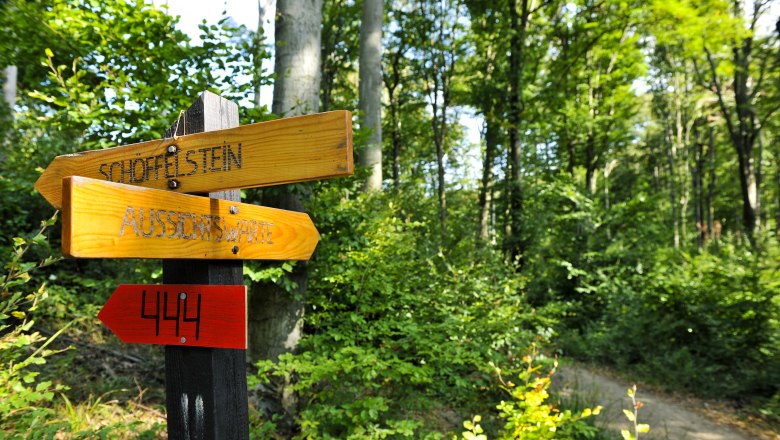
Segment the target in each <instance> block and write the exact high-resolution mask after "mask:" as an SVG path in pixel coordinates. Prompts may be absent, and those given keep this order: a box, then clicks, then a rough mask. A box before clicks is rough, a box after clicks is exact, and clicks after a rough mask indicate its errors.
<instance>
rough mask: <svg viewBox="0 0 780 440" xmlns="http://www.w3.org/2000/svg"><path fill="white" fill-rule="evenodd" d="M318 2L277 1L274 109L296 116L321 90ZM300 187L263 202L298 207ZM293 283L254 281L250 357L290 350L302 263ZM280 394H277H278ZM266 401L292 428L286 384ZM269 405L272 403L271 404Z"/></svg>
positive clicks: (297, 323) (313, 104)
mask: <svg viewBox="0 0 780 440" xmlns="http://www.w3.org/2000/svg"><path fill="white" fill-rule="evenodd" d="M321 25H322V0H278V1H277V6H276V52H275V53H276V62H275V66H274V72H275V74H276V83H275V84H274V97H273V108H272V110H273V112H274V113H275V114H277V115H280V116H294V115H300V114H306V113H312V112H316V111H317V110H318V108H319V90H320V64H321V62H320V54H321V52H320V28H321ZM298 188H302V190H296V191H290V190H287V189H284V188H281V189H279V190H276V191H265V192H264V194H263V195H264V204H265V205H267V206H274V207H277V208H282V209H288V210H294V211H302V210H303V200H302V197H303V196H302V195H301V194H303V195H305V194H306V193H307V188H308V187H306V186H304V185H299V186H298ZM290 279H291V280H292V281H293V282H294V283H295V284H296V285H297V289H296V291H295V292H287V291H285V289H284V288H282V287H281V286H278V285H276V284H274V283H261V284H256V285H254V286H253V288H252V294H251V296H250V313H249V323H250V328H249V331H250V337H249V341H250V355H251V356H252V358H254V359H269V360H272V361H276V360H277V359H278V357H279V355H281V354H283V353H287V352H291V351H294V350H295V349H296V347H297V346H298V342H299V341H300V339H301V336H302V332H303V315H304V304H305V301H306V286H307V282H308V273H307V268H306V265H305V264H301V263H298V264H297V265H296V266H295V269H294V270H293V273H292V274H291V275H290ZM279 391H280V392H281V393H280V394H281V396H278V394H276V393H278V392H279ZM274 394H275V395H274V396H271V397H269V400H270V401H272V402H273V401H275V400H277V399H279V400H280V403H281V409H282V410H283V411H284V413H283V417H282V420H281V421H280V428H281V430H282V431H285V432H288V433H290V434H291V433H292V432H293V431H294V430H295V415H296V412H297V409H296V406H297V398H296V396H295V394H294V393H293V391H292V388H291V387H290V386H289V383H283V384H279V386H278V389H277V391H276V392H275V393H274ZM270 405H273V403H270Z"/></svg>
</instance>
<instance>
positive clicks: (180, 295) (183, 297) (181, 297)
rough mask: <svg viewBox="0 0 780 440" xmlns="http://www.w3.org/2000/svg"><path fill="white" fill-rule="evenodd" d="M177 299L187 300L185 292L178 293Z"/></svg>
mask: <svg viewBox="0 0 780 440" xmlns="http://www.w3.org/2000/svg"><path fill="white" fill-rule="evenodd" d="M179 299H187V293H186V292H181V293H179Z"/></svg>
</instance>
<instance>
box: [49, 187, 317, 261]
mask: <svg viewBox="0 0 780 440" xmlns="http://www.w3.org/2000/svg"><path fill="white" fill-rule="evenodd" d="M61 187H62V253H63V254H64V255H66V256H69V257H79V258H191V259H236V260H239V259H241V260H308V259H309V258H310V257H311V254H312V252H314V248H315V247H316V246H317V241H319V233H318V232H317V229H316V228H315V227H314V224H313V223H312V221H311V219H310V218H309V216H308V215H307V214H304V213H301V212H293V211H284V210H281V209H274V208H266V207H262V206H255V205H249V204H245V203H237V202H230V201H227V200H217V199H210V198H208V197H201V196H192V195H187V194H177V193H174V192H171V191H160V190H155V189H148V188H142V187H138V186H131V185H124V184H121V183H115V182H106V181H102V180H98V179H90V178H87V177H77V176H73V177H66V178H64V179H63V181H62V183H61Z"/></svg>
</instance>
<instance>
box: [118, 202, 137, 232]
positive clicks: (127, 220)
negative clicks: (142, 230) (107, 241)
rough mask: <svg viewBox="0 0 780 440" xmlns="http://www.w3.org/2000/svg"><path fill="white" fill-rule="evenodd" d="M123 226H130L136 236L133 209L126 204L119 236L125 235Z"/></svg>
mask: <svg viewBox="0 0 780 440" xmlns="http://www.w3.org/2000/svg"><path fill="white" fill-rule="evenodd" d="M125 226H132V227H133V232H135V236H136V237H138V222H137V221H136V218H135V209H133V207H132V206H128V207H127V209H126V210H125V217H124V218H123V219H122V226H121V227H120V228H119V236H120V237H122V236H124V235H125Z"/></svg>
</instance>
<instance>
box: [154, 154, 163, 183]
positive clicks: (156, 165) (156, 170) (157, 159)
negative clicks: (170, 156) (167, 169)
mask: <svg viewBox="0 0 780 440" xmlns="http://www.w3.org/2000/svg"><path fill="white" fill-rule="evenodd" d="M160 159H163V160H165V159H164V156H163V155H162V154H158V155H157V156H154V180H157V179H159V178H160V168H162V167H163V164H161V163H160Z"/></svg>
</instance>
